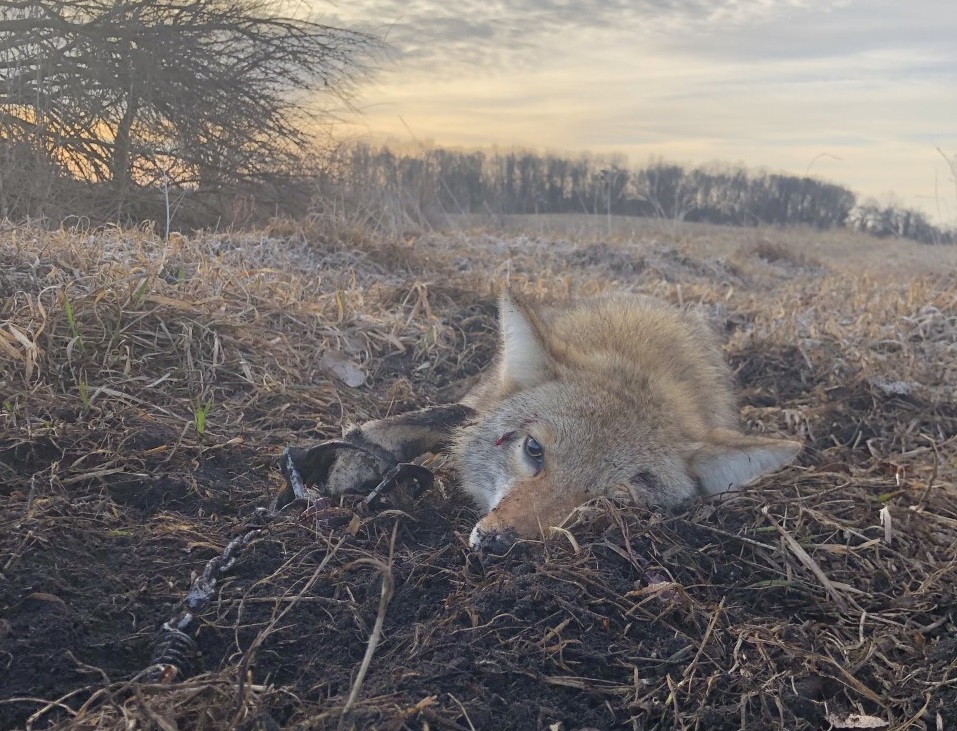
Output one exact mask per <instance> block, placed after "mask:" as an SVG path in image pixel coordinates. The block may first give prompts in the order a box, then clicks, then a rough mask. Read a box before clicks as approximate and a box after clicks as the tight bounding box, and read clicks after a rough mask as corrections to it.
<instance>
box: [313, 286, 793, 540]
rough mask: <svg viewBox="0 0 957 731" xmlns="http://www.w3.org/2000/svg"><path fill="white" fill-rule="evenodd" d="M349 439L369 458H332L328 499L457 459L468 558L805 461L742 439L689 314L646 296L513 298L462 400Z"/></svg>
mask: <svg viewBox="0 0 957 731" xmlns="http://www.w3.org/2000/svg"><path fill="white" fill-rule="evenodd" d="M343 440H344V441H346V442H350V443H352V444H354V445H357V447H361V450H357V451H343V452H341V453H339V454H338V455H337V456H336V458H335V461H334V463H332V465H331V467H330V469H329V471H328V477H327V480H326V489H327V490H328V491H330V492H332V493H338V492H342V491H345V490H354V489H360V490H362V489H365V490H366V491H368V490H369V489H371V487H372V486H374V485H375V484H376V483H377V482H378V481H379V478H380V476H381V475H382V474H383V473H384V472H385V471H386V470H387V469H389V468H390V467H392V466H394V465H395V464H396V463H398V462H407V461H409V460H411V459H413V458H415V457H416V456H418V455H420V454H423V453H425V452H430V451H431V452H434V451H438V450H440V449H443V448H447V447H451V453H452V455H453V458H454V463H455V465H456V467H457V470H458V473H459V476H460V479H461V484H462V489H463V490H464V491H465V492H466V493H467V494H468V495H469V496H471V498H472V499H473V500H474V502H475V504H476V506H477V507H478V509H479V511H480V512H481V514H482V518H481V520H479V522H478V524H477V525H476V526H475V528H474V529H473V530H472V533H471V536H470V545H471V546H472V547H473V548H486V547H492V546H494V545H496V544H504V545H508V544H509V543H510V542H511V541H513V540H514V539H515V538H517V537H537V536H540V535H543V534H547V532H548V529H549V527H551V526H557V525H560V524H561V522H562V521H563V520H564V519H565V518H566V517H567V516H568V515H569V514H570V513H571V512H572V511H573V510H574V509H575V508H576V507H578V506H580V505H581V504H583V503H585V502H587V501H588V500H589V499H591V498H594V497H598V496H627V497H630V498H632V499H635V500H639V501H643V502H645V503H647V504H650V505H658V506H662V507H673V506H676V505H678V504H680V503H682V502H684V501H686V500H688V499H689V498H692V497H695V496H706V495H715V494H718V493H722V492H725V491H728V490H732V489H734V488H736V487H738V486H740V485H744V484H746V483H748V482H751V481H752V480H754V479H755V478H757V477H758V476H760V475H763V474H765V473H768V472H771V471H773V470H776V469H778V468H779V467H781V466H783V465H785V464H786V463H788V462H790V461H791V460H792V459H793V458H794V457H795V455H797V453H798V452H799V451H800V450H801V445H800V444H799V443H798V442H794V441H788V440H783V439H771V438H767V437H761V436H754V435H749V434H745V433H743V432H742V431H740V430H739V428H738V418H737V408H736V405H735V399H734V395H733V389H732V376H731V371H730V370H729V368H728V366H727V365H726V364H725V362H724V360H723V359H722V357H721V354H720V352H719V350H718V347H717V344H716V342H715V338H714V336H713V334H712V333H711V331H710V328H709V327H708V326H707V325H706V324H705V322H704V321H703V320H702V319H701V318H700V317H699V316H697V315H695V314H694V313H692V312H690V311H685V310H679V309H677V308H674V307H671V306H669V305H667V304H665V303H662V302H660V301H658V300H655V299H652V298H650V297H643V296H637V295H618V296H606V297H602V298H597V299H591V300H585V301H582V302H581V303H579V304H577V305H573V306H571V307H569V308H566V309H555V310H546V309H543V308H539V307H535V306H533V305H532V304H530V303H529V302H527V301H526V300H525V299H524V298H523V297H521V296H519V295H518V294H516V293H514V292H511V291H506V292H505V293H504V294H503V295H502V297H501V301H500V305H499V352H498V356H497V359H496V361H495V363H494V364H493V366H492V367H491V368H490V369H489V370H488V372H487V373H486V374H485V375H484V376H483V378H482V380H481V381H480V382H479V383H478V384H477V385H476V386H475V387H474V388H473V389H472V390H471V391H470V392H469V393H468V394H467V395H466V396H465V398H463V399H462V400H461V401H460V402H459V403H457V404H451V405H446V406H437V407H432V408H427V409H423V410H421V411H414V412H411V413H407V414H400V415H398V416H392V417H389V418H385V419H381V420H377V421H370V422H367V423H365V424H362V425H361V426H353V427H351V428H349V429H347V430H346V431H345V434H344V436H343Z"/></svg>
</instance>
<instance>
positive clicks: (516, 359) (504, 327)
mask: <svg viewBox="0 0 957 731" xmlns="http://www.w3.org/2000/svg"><path fill="white" fill-rule="evenodd" d="M499 333H500V345H499V347H500V348H501V356H500V357H501V360H500V365H499V375H500V376H501V379H502V381H503V382H504V383H513V384H515V385H517V386H519V387H522V388H525V387H529V386H535V385H537V384H539V383H541V382H542V381H544V380H545V379H546V378H547V377H548V350H547V349H546V346H545V333H544V332H543V324H542V321H541V319H540V318H539V317H538V315H537V314H536V313H535V312H534V311H533V310H532V309H531V308H530V307H529V306H528V305H527V304H526V303H525V302H523V301H522V300H521V299H520V298H519V297H518V296H517V295H515V294H514V293H513V292H511V291H509V290H507V289H506V290H505V291H504V292H502V297H501V299H500V300H499Z"/></svg>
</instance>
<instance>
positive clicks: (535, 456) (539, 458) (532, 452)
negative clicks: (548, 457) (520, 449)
mask: <svg viewBox="0 0 957 731" xmlns="http://www.w3.org/2000/svg"><path fill="white" fill-rule="evenodd" d="M525 454H526V455H527V456H528V458H529V459H530V460H532V462H534V463H535V468H536V469H535V471H536V472H538V471H539V470H541V469H542V465H543V463H544V462H545V450H544V449H542V445H541V444H539V443H538V440H536V439H535V437H533V436H531V435H529V436H527V437H525Z"/></svg>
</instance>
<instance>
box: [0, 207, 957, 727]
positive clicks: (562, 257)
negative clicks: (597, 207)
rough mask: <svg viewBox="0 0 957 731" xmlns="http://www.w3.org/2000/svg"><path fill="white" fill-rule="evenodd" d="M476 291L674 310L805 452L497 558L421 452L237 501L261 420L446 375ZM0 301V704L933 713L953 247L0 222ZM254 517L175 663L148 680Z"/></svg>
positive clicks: (726, 235) (587, 713)
mask: <svg viewBox="0 0 957 731" xmlns="http://www.w3.org/2000/svg"><path fill="white" fill-rule="evenodd" d="M505 282H510V283H511V284H512V285H513V286H515V287H517V288H518V289H520V290H522V291H525V292H527V293H529V294H530V295H532V296H533V297H536V298H538V299H541V300H544V301H549V302H561V301H564V300H566V299H568V298H569V297H577V296H586V295H589V294H594V293H598V292H603V291H613V290H615V291H617V290H628V291H641V292H647V293H651V294H654V295H657V296H659V297H662V298H664V299H667V300H669V301H672V302H674V303H676V304H683V305H694V306H697V307H700V308H701V309H702V310H703V311H705V312H706V313H707V314H708V316H709V317H710V318H711V319H712V321H713V322H714V324H715V327H716V328H717V329H718V331H719V332H721V333H722V334H723V335H724V339H725V342H726V346H725V348H726V353H727V357H728V359H729V360H730V362H731V364H732V366H733V367H734V369H735V372H736V376H737V380H738V385H739V388H740V398H741V415H742V422H743V423H745V424H746V425H747V427H748V428H749V429H751V430H753V431H755V432H766V433H769V434H781V435H792V436H797V437H799V438H801V439H803V440H804V442H805V444H806V448H805V451H804V452H803V453H802V455H801V457H800V458H799V460H798V462H797V463H796V464H795V465H793V466H792V467H789V468H788V469H786V470H784V471H782V472H780V473H778V474H776V475H773V476H771V477H769V478H767V479H764V480H763V481H761V482H760V483H758V484H756V485H754V486H752V487H750V488H749V489H747V490H745V491H743V492H741V493H739V494H736V495H733V496H730V497H726V498H724V499H719V500H714V501H711V502H698V503H695V504H692V505H689V506H688V507H687V508H686V509H684V510H682V511H679V512H676V513H663V512H654V511H649V510H647V509H643V508H639V507H635V506H622V505H614V504H611V503H609V502H607V501H599V502H597V503H594V504H589V505H587V506H584V507H583V508H582V509H581V510H580V511H579V512H578V513H577V514H576V515H575V516H572V518H571V519H570V522H569V523H568V524H567V525H566V526H565V528H566V529H565V530H564V531H557V532H556V533H555V534H554V535H553V536H551V537H550V538H548V539H547V540H543V541H530V542H525V543H522V544H520V545H519V546H517V547H516V550H513V551H512V552H511V553H509V554H508V555H507V556H504V557H498V558H496V557H481V556H476V555H471V554H470V553H469V551H468V549H467V545H466V541H467V537H468V533H469V530H470V529H471V527H472V525H473V523H474V520H475V515H474V511H473V510H472V509H471V507H470V506H469V505H468V504H467V503H466V502H465V501H464V500H463V499H462V498H461V497H460V496H459V495H457V493H456V490H455V475H454V474H453V473H452V472H451V471H450V470H449V469H448V468H447V467H446V466H444V464H443V460H442V459H441V457H439V458H437V459H436V460H435V461H434V462H430V465H431V466H432V467H434V469H435V475H436V481H435V484H434V485H433V486H432V487H431V488H430V489H429V490H428V491H427V492H426V493H425V494H423V495H421V496H419V497H417V498H416V497H412V496H411V495H408V494H405V495H403V494H401V491H400V494H397V495H394V496H391V503H390V504H389V505H387V506H385V507H382V508H379V509H376V510H369V509H366V508H365V507H364V506H362V505H361V504H360V502H359V501H358V500H357V499H354V498H347V499H345V500H343V502H342V504H341V505H333V506H329V507H327V508H324V509H320V510H314V511H312V512H307V513H305V514H302V513H301V512H299V511H297V510H295V509H289V510H285V511H283V512H282V513H280V514H279V515H276V516H272V517H271V516H270V515H269V514H268V513H267V512H264V511H263V510H258V511H257V508H267V507H268V506H269V505H270V503H271V502H272V500H273V498H274V497H275V495H276V494H277V492H278V491H279V490H280V489H281V488H282V485H283V480H282V477H281V475H280V473H279V471H278V469H277V468H276V465H277V460H278V457H279V455H280V454H281V452H282V449H283V448H284V447H285V446H286V445H291V444H296V445H310V444H313V443H316V442H318V441H321V440H323V439H327V438H330V437H334V436H337V435H338V434H339V433H340V430H341V427H342V425H343V424H344V423H348V422H350V421H362V420H364V419H367V418H372V417H378V416H383V415H386V414H389V413H396V412H400V411H404V410H407V409H411V408H415V407H419V406H424V405H428V404H431V403H438V402H442V401H444V400H449V399H454V398H456V397H457V395H458V394H459V393H461V392H462V390H463V388H464V387H466V386H467V384H468V383H469V381H470V379H472V378H473V377H474V376H475V375H476V374H477V373H478V372H479V370H480V369H481V368H482V367H483V366H484V365H486V364H487V363H488V361H489V359H490V358H491V356H492V354H493V349H494V344H495V343H494V337H495V293H496V291H497V290H498V289H499V288H500V287H501V286H502V284H503V283H505ZM0 295H2V310H0V384H2V388H0V396H2V414H0V728H8V727H9V728H31V729H43V728H59V729H91V730H92V729H104V730H105V729H110V730H113V729H115V730H117V731H118V730H119V729H153V728H155V729H162V731H170V730H171V729H264V730H265V729H270V730H271V729H279V728H296V729H326V728H338V729H347V728H356V729H367V728H377V729H394V730H396V731H398V730H399V729H416V730H419V729H460V730H461V729H473V730H474V729H538V728H541V729H554V730H556V731H577V730H584V729H605V728H632V729H689V730H690V729H708V730H722V729H782V728H783V729H794V730H796V729H826V728H832V727H833V728H888V729H908V728H909V729H934V730H940V729H952V728H957V614H955V609H957V247H922V246H919V245H917V244H912V243H907V242H902V241H892V240H877V239H873V238H868V237H864V236H858V235H855V234H851V233H847V232H841V233H820V232H815V231H810V230H783V231H782V230H764V229H748V230H740V229H728V228H717V227H709V226H691V225H672V224H667V223H657V222H653V221H633V220H631V221H623V220H616V221H613V222H612V229H611V232H610V233H609V231H608V230H607V222H606V221H605V219H598V220H597V221H589V220H586V219H579V218H573V217H567V218H559V217H554V218H542V217H539V218H532V217H529V218H524V219H511V220H505V221H499V222H498V223H497V224H496V225H492V224H491V223H489V222H478V221H471V222H469V221H464V220H460V221H457V222H455V225H454V226H453V227H452V228H450V229H449V230H448V231H442V232H440V231H432V232H427V233H412V232H409V233H401V232H399V233H398V234H397V235H391V236H386V235H383V234H376V233H373V232H370V230H369V229H366V228H362V227H359V226H356V225H335V223H334V222H331V221H321V222H314V223H311V224H309V225H305V224H302V225H294V224H285V223H277V224H275V225H274V226H273V227H272V228H271V229H268V230H263V231H259V232H255V233H234V234H229V233H224V234H216V235H212V234H209V235H203V236H196V237H174V238H173V239H172V240H171V241H170V242H168V243H164V242H163V241H161V240H159V239H157V238H156V237H154V236H153V235H151V234H147V233H143V232H138V231H121V230H104V231H100V232H95V233H89V232H80V231H67V230H63V231H59V232H52V233H51V232H46V231H42V230H40V229H38V228H31V227H7V228H3V229H2V230H0ZM347 383H348V384H351V385H347ZM257 526H259V527H261V531H260V532H258V533H254V534H250V535H251V536H252V538H251V540H249V541H248V543H247V544H246V545H245V546H244V548H243V549H242V550H241V551H240V552H239V555H238V557H237V560H236V562H235V564H233V565H232V566H231V567H230V568H229V570H228V571H225V572H223V574H222V575H221V576H220V577H219V578H220V579H221V580H220V581H219V582H218V584H217V585H216V587H215V590H214V591H212V592H211V594H210V595H211V597H212V598H211V601H210V602H209V604H208V605H207V606H205V607H204V608H203V609H202V611H200V612H199V613H198V614H197V618H196V628H197V630H196V633H195V641H196V647H197V649H198V653H197V655H196V656H191V657H184V658H183V660H184V662H183V663H182V666H183V669H184V670H185V671H186V672H184V673H183V674H182V676H180V677H176V678H170V677H168V676H167V677H157V676H156V675H155V674H149V673H147V672H146V671H147V668H148V667H149V666H150V663H151V658H153V657H154V652H155V650H156V643H157V641H158V639H159V638H161V637H162V635H161V634H160V628H161V626H162V624H163V623H164V622H166V621H167V620H169V619H170V618H172V617H175V616H178V614H179V613H180V612H181V611H182V601H183V599H184V597H185V596H186V592H187V591H188V590H189V589H190V587H191V585H192V584H193V581H194V580H195V579H196V577H197V576H198V575H199V574H201V573H202V572H203V569H204V566H206V565H207V562H208V561H210V560H211V559H213V558H215V557H217V556H219V555H221V553H222V552H223V550H224V548H225V547H226V545H227V544H228V543H229V542H230V541H231V540H233V539H234V538H236V537H237V536H244V535H246V534H247V532H248V531H249V530H251V528H254V527H257ZM187 661H188V662H187ZM164 681H171V682H164ZM855 724H856V725H855Z"/></svg>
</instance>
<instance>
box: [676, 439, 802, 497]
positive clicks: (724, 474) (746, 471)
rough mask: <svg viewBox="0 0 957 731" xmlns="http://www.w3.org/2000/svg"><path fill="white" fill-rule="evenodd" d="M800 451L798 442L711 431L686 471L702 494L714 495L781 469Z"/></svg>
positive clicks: (692, 457)
mask: <svg viewBox="0 0 957 731" xmlns="http://www.w3.org/2000/svg"><path fill="white" fill-rule="evenodd" d="M800 451H801V444H800V443H799V442H791V441H788V440H785V439H768V438H766V437H755V436H750V435H748V434H742V433H741V432H737V431H733V430H731V429H713V430H712V431H711V432H710V433H709V434H708V440H707V442H706V443H705V444H704V445H702V446H701V447H700V448H699V449H698V450H697V451H695V453H694V454H692V456H691V459H690V464H689V470H690V472H691V476H692V477H694V478H696V479H697V480H698V484H699V485H701V490H702V492H704V493H705V494H706V495H717V494H718V493H722V492H727V491H728V490H733V489H735V488H737V487H740V486H741V485H746V484H747V483H749V482H751V481H752V480H754V479H756V478H757V477H760V476H761V475H763V474H766V473H768V472H773V471H774V470H776V469H778V468H780V467H783V466H784V465H786V464H787V463H788V462H790V461H791V460H792V459H794V458H795V457H796V456H797V453H798V452H800Z"/></svg>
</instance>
